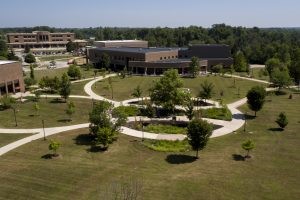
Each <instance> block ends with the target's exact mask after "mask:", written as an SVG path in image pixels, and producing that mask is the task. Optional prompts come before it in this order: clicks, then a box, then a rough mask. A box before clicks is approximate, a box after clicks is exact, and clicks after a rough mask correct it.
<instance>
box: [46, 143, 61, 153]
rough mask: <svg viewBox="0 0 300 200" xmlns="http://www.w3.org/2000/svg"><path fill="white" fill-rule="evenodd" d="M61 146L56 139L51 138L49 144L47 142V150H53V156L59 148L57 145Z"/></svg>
mask: <svg viewBox="0 0 300 200" xmlns="http://www.w3.org/2000/svg"><path fill="white" fill-rule="evenodd" d="M60 146H61V143H60V142H58V141H54V140H51V141H50V144H49V147H48V148H49V150H51V151H53V153H54V154H53V156H58V154H57V150H58V149H59V147H60Z"/></svg>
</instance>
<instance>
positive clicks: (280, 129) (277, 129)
mask: <svg viewBox="0 0 300 200" xmlns="http://www.w3.org/2000/svg"><path fill="white" fill-rule="evenodd" d="M268 130H269V131H279V132H282V131H283V129H282V128H269V129H268Z"/></svg>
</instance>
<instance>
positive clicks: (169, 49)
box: [96, 47, 179, 53]
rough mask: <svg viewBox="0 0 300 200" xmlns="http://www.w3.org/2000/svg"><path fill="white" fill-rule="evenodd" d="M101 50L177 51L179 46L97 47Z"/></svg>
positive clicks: (132, 51)
mask: <svg viewBox="0 0 300 200" xmlns="http://www.w3.org/2000/svg"><path fill="white" fill-rule="evenodd" d="M96 49H97V50H101V51H118V52H129V53H153V52H161V51H176V50H179V48H151V47H150V48H135V47H103V48H96Z"/></svg>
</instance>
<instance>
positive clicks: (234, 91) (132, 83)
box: [92, 75, 267, 103]
mask: <svg viewBox="0 0 300 200" xmlns="http://www.w3.org/2000/svg"><path fill="white" fill-rule="evenodd" d="M158 79H159V77H142V76H132V77H127V78H124V79H122V78H120V77H114V78H112V80H113V90H114V100H118V101H123V100H126V99H131V98H134V97H132V96H131V94H132V92H133V90H134V88H136V87H137V86H138V85H140V87H141V88H142V91H143V94H142V95H143V96H149V92H148V90H149V89H150V88H151V87H152V86H153V85H154V81H157V80H158ZM205 80H207V81H209V82H211V83H213V84H214V86H215V87H214V94H213V99H214V100H219V99H220V92H221V91H223V94H224V96H223V102H224V103H230V102H233V101H235V100H238V99H240V98H243V97H245V96H246V93H247V92H248V90H249V89H250V88H251V87H253V86H255V85H263V86H267V85H266V84H261V83H257V82H253V81H248V80H243V79H237V78H231V77H221V76H214V75H210V76H206V77H204V76H201V77H198V78H195V79H193V78H182V81H183V83H184V86H183V87H184V88H189V89H191V92H192V94H193V96H197V95H198V94H199V91H200V89H201V83H203V82H204V81H205ZM234 82H235V86H234ZM92 89H93V91H94V92H96V93H97V94H99V95H101V96H104V97H106V98H109V99H111V91H110V89H109V87H108V80H107V79H104V80H102V81H99V82H97V83H95V84H94V85H93V88H92Z"/></svg>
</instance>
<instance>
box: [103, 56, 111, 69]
mask: <svg viewBox="0 0 300 200" xmlns="http://www.w3.org/2000/svg"><path fill="white" fill-rule="evenodd" d="M102 67H103V68H105V69H106V70H108V69H109V67H110V57H109V55H108V54H107V53H104V54H103V56H102Z"/></svg>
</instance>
